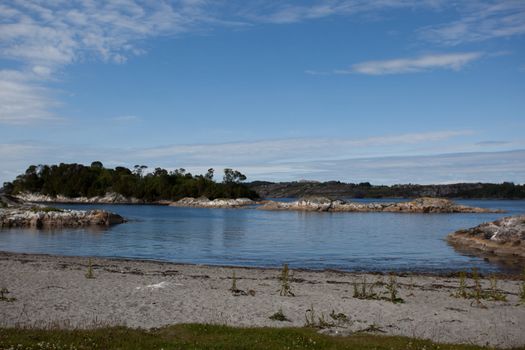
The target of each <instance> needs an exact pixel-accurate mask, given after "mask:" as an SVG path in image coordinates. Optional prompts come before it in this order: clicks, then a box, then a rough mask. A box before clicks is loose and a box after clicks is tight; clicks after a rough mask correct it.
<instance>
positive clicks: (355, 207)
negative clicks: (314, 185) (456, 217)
mask: <svg viewBox="0 0 525 350" xmlns="http://www.w3.org/2000/svg"><path fill="white" fill-rule="evenodd" d="M259 209H261V210H297V211H318V212H391V213H502V212H503V211H501V210H493V209H486V208H477V207H469V206H466V205H459V204H456V203H454V202H452V201H451V200H448V199H444V198H429V197H423V198H417V199H414V200H412V201H410V202H399V203H387V202H385V203H356V202H345V201H343V200H332V199H330V198H326V197H306V198H301V199H299V200H297V201H294V202H275V201H267V202H266V203H265V204H263V205H262V206H260V207H259Z"/></svg>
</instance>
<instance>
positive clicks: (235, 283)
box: [230, 271, 237, 292]
mask: <svg viewBox="0 0 525 350" xmlns="http://www.w3.org/2000/svg"><path fill="white" fill-rule="evenodd" d="M230 290H231V291H232V292H233V291H235V290H237V277H236V276H235V271H233V275H232V286H231V287H230Z"/></svg>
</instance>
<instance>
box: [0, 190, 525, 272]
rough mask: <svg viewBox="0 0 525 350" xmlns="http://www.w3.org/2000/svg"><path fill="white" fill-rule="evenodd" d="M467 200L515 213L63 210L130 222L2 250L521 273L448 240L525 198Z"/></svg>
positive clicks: (0, 240)
mask: <svg viewBox="0 0 525 350" xmlns="http://www.w3.org/2000/svg"><path fill="white" fill-rule="evenodd" d="M360 201H362V202H366V201H370V200H360ZM458 202H459V203H462V204H467V205H472V206H479V207H486V208H497V209H504V210H507V213H506V214H398V213H307V212H287V211H282V212H268V211H260V210H255V209H196V208H177V207H163V206H150V205H95V206H92V205H60V207H62V208H73V209H93V208H94V207H96V208H102V209H106V210H109V211H113V212H116V213H119V214H121V215H123V216H124V217H126V218H127V219H128V220H129V222H128V223H126V224H122V225H117V226H113V227H109V228H89V229H64V230H53V231H49V230H44V231H38V230H31V229H9V230H0V250H2V251H12V252H26V253H47V254H60V255H78V256H103V257H119V258H140V259H153V260H163V261H172V262H180V263H197V264H217V265H242V266H264V267H277V266H281V265H282V264H283V263H289V264H290V266H291V267H293V268H310V269H326V268H330V269H340V270H350V271H422V272H446V271H452V270H460V269H466V268H470V267H474V266H475V267H478V268H479V269H480V270H481V271H482V272H485V273H488V272H495V271H500V272H515V271H512V270H513V267H512V266H510V267H509V266H507V267H505V266H503V265H498V264H493V263H489V262H487V261H485V260H483V259H481V258H477V257H473V256H467V255H463V254H460V253H458V252H456V251H455V250H454V249H453V248H452V247H450V246H449V245H448V244H447V243H446V241H445V240H444V238H445V236H446V235H447V234H448V233H450V232H453V231H455V230H458V229H460V228H468V227H472V226H476V225H478V224H480V223H482V222H485V221H492V220H495V219H498V218H500V217H503V216H507V215H515V214H522V213H525V201H504V200H484V201H474V200H463V201H458ZM516 267H517V266H516Z"/></svg>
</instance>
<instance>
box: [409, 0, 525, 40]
mask: <svg viewBox="0 0 525 350" xmlns="http://www.w3.org/2000/svg"><path fill="white" fill-rule="evenodd" d="M456 10H457V11H458V12H459V14H460V16H459V17H460V18H459V19H457V20H454V21H450V22H447V23H442V24H439V25H432V26H427V27H424V28H421V29H420V30H419V34H420V36H421V37H422V38H423V39H425V40H429V41H433V42H436V43H440V44H444V45H459V44H462V43H467V42H477V41H483V40H488V39H494V38H504V37H510V36H516V35H524V34H525V2H524V1H521V0H499V1H468V2H467V1H465V2H463V3H461V2H460V3H458V5H456Z"/></svg>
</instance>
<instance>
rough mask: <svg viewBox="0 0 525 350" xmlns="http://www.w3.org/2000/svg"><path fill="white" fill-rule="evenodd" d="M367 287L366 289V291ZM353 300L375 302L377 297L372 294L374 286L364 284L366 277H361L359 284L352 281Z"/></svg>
mask: <svg viewBox="0 0 525 350" xmlns="http://www.w3.org/2000/svg"><path fill="white" fill-rule="evenodd" d="M367 287H368V289H367ZM353 296H354V298H356V299H363V300H376V299H379V296H378V295H377V294H376V293H375V292H374V284H373V283H370V284H368V283H367V282H366V276H363V281H362V282H361V284H359V283H357V282H355V281H354V295H353Z"/></svg>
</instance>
